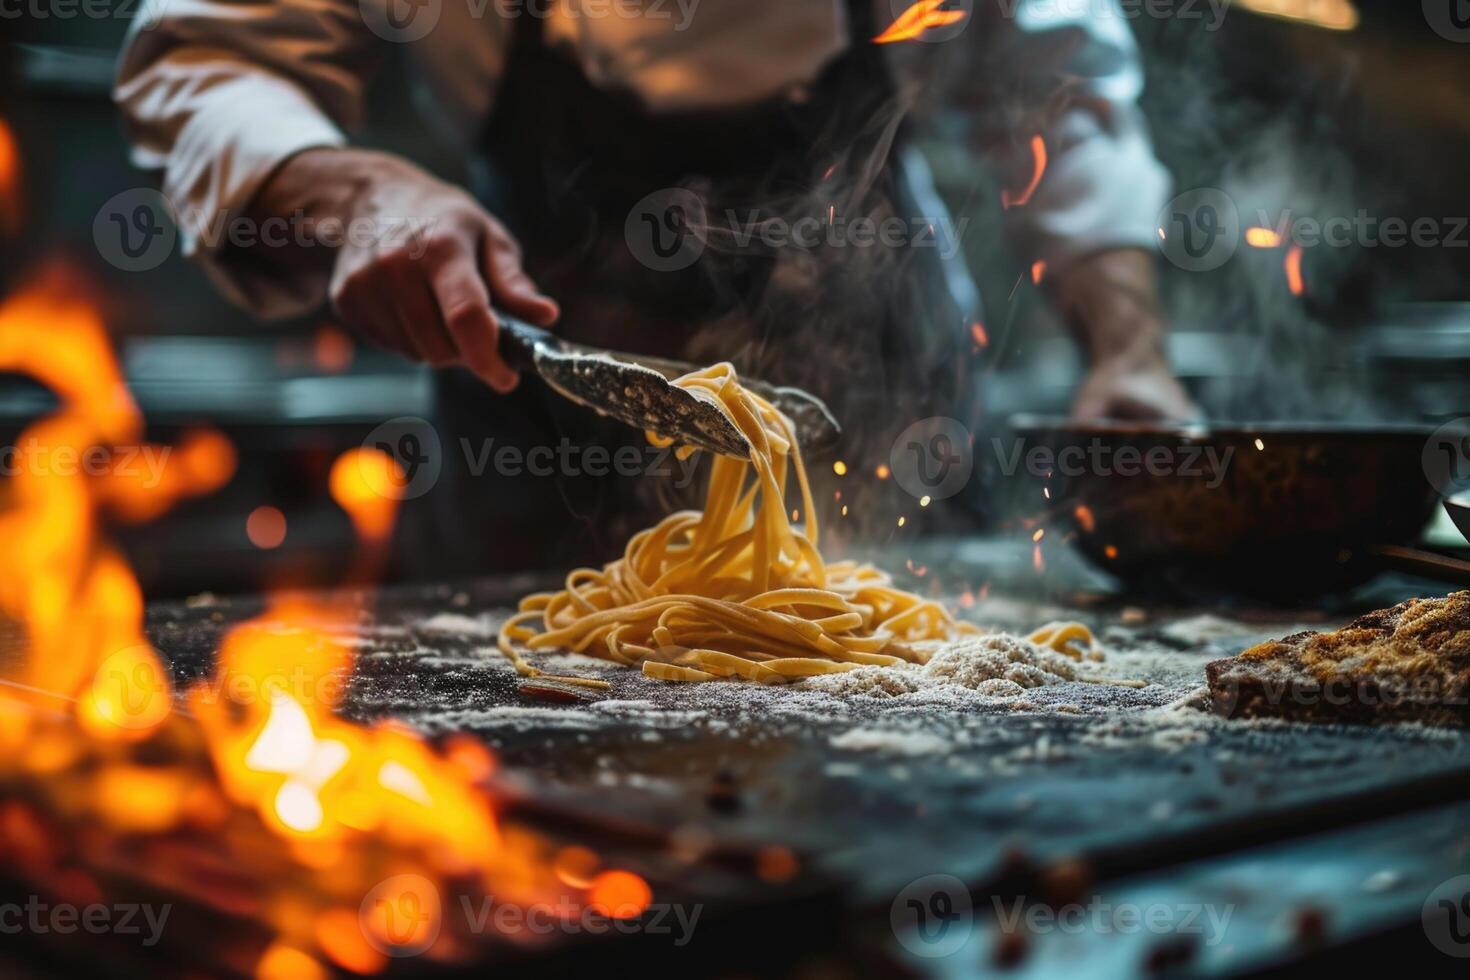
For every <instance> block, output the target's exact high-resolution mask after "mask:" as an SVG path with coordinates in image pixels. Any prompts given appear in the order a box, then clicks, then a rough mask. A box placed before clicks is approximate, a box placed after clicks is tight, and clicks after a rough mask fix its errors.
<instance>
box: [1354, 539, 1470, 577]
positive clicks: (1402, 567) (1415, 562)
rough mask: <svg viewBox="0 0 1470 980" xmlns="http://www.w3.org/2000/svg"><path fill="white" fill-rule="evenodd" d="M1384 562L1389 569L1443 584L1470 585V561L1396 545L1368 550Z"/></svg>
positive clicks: (1386, 545) (1379, 546)
mask: <svg viewBox="0 0 1470 980" xmlns="http://www.w3.org/2000/svg"><path fill="white" fill-rule="evenodd" d="M1368 550H1369V551H1370V552H1371V553H1372V554H1374V555H1376V556H1377V557H1379V558H1381V559H1382V560H1383V563H1384V564H1385V565H1387V566H1388V567H1389V568H1392V569H1395V570H1396V571H1400V572H1409V573H1411V574H1413V575H1422V576H1424V577H1425V578H1432V579H1436V580H1438V581H1441V582H1452V583H1454V584H1456V585H1470V561H1461V560H1460V559H1458V558H1450V557H1448V556H1446V555H1437V554H1435V553H1434V552H1432V551H1421V550H1419V549H1418V548H1405V547H1402V546H1401V545H1396V544H1384V545H1378V546H1376V547H1373V548H1369V549H1368Z"/></svg>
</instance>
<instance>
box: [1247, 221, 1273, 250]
mask: <svg viewBox="0 0 1470 980" xmlns="http://www.w3.org/2000/svg"><path fill="white" fill-rule="evenodd" d="M1245 243H1246V244H1247V245H1249V246H1250V247H1251V248H1278V247H1279V246H1280V245H1281V233H1280V232H1277V231H1273V230H1272V229H1270V228H1261V227H1259V226H1257V227H1253V228H1247V229H1246V230H1245Z"/></svg>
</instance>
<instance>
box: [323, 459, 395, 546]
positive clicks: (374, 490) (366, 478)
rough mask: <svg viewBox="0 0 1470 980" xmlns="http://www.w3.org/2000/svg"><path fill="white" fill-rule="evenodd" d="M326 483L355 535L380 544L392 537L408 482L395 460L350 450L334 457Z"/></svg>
mask: <svg viewBox="0 0 1470 980" xmlns="http://www.w3.org/2000/svg"><path fill="white" fill-rule="evenodd" d="M329 479H330V487H331V490H332V499H333V500H335V501H336V502H337V506H339V507H341V508H342V509H343V510H345V511H347V514H348V516H349V517H351V518H352V523H353V526H354V527H356V528H357V533H358V534H360V535H362V536H363V537H364V538H366V539H368V540H369V541H381V540H383V539H384V538H386V537H387V536H388V535H389V534H390V533H392V531H393V521H394V518H395V517H396V516H397V514H398V501H399V499H400V498H401V497H402V495H403V488H404V485H405V484H406V483H407V482H408V478H407V476H406V475H405V474H404V472H403V467H401V466H399V465H398V461H397V460H395V459H394V458H393V457H392V456H389V455H388V454H387V453H385V452H382V451H381V450H378V449H351V450H348V451H347V452H345V453H343V454H342V455H341V456H339V457H337V461H336V462H335V463H333V464H332V473H331V477H330V478H329Z"/></svg>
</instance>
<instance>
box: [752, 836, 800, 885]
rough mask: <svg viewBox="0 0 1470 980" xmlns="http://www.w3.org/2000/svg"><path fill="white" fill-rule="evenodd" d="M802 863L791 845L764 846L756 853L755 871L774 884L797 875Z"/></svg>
mask: <svg viewBox="0 0 1470 980" xmlns="http://www.w3.org/2000/svg"><path fill="white" fill-rule="evenodd" d="M799 870H800V865H799V864H798V862H797V860H796V855H795V854H793V853H792V852H791V849H790V848H789V847H781V846H779V845H773V846H771V847H763V848H761V850H760V853H758V854H757V855H756V864H755V873H756V874H757V875H759V876H760V877H761V879H762V880H763V881H768V882H770V883H771V884H773V885H776V884H780V883H782V882H784V881H790V880H791V879H792V878H795V877H796V873H797V871H799Z"/></svg>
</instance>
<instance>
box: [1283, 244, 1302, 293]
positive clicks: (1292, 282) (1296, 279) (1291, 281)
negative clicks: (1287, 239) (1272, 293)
mask: <svg viewBox="0 0 1470 980" xmlns="http://www.w3.org/2000/svg"><path fill="white" fill-rule="evenodd" d="M1286 288H1288V289H1290V290H1291V295H1293V296H1300V295H1302V294H1303V293H1305V292H1306V291H1307V284H1306V281H1305V280H1303V279H1302V247H1301V246H1300V245H1293V246H1292V247H1291V248H1290V249H1288V250H1287V253H1286Z"/></svg>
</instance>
